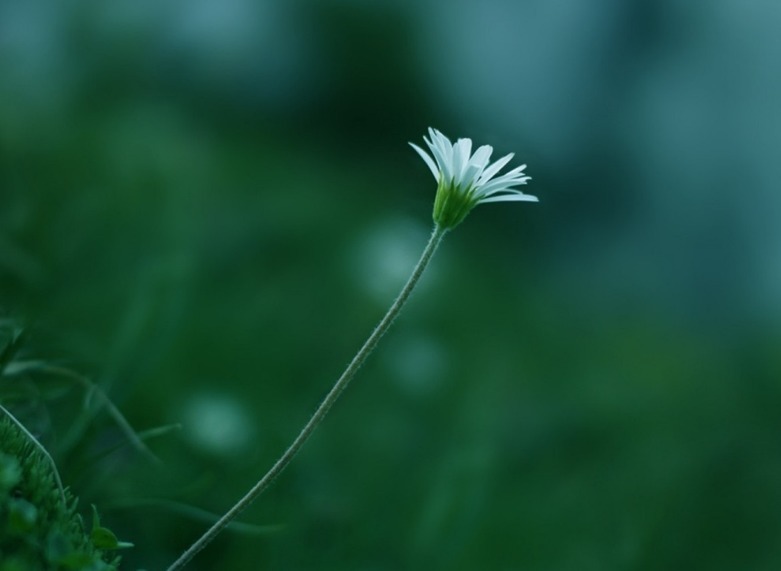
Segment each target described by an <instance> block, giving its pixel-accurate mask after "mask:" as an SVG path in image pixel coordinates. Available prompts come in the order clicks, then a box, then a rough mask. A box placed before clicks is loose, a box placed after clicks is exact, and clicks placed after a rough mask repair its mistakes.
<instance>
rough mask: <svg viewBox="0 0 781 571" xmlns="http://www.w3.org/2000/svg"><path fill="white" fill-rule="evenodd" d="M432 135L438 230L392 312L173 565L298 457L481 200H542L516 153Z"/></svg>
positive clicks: (430, 156) (189, 556)
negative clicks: (278, 450) (289, 438)
mask: <svg viewBox="0 0 781 571" xmlns="http://www.w3.org/2000/svg"><path fill="white" fill-rule="evenodd" d="M428 134H429V137H428V138H426V137H424V138H423V140H424V141H425V142H426V145H427V146H428V148H429V150H430V154H428V153H426V152H425V151H424V150H423V149H421V148H420V147H419V146H417V145H415V144H413V143H410V145H411V146H412V147H413V148H414V149H415V150H416V151H417V152H418V154H419V155H420V156H421V157H422V158H423V160H424V161H425V162H426V165H428V167H429V169H430V170H431V172H432V174H433V175H434V178H435V179H436V181H437V185H438V186H437V193H436V197H435V199H434V212H433V218H434V230H433V231H432V233H431V238H430V239H429V241H428V244H426V247H425V248H424V250H423V253H422V254H421V256H420V259H419V260H418V263H417V264H416V265H415V267H414V269H413V270H412V275H410V277H409V279H408V280H407V283H406V284H404V287H403V288H402V290H401V292H400V293H399V295H398V297H397V298H396V300H395V301H394V302H393V304H392V305H391V307H390V309H389V310H388V312H387V313H386V314H385V316H384V317H383V318H382V319H381V320H380V322H379V324H378V325H377V327H375V329H374V331H372V333H371V335H369V338H368V339H367V340H366V341H365V342H364V344H363V346H362V347H361V348H360V349H359V350H358V353H356V355H355V357H353V360H352V361H351V362H350V364H349V365H348V366H347V369H345V371H344V373H342V376H341V377H339V379H337V381H336V383H335V384H334V386H333V388H332V389H331V391H330V392H329V393H328V394H327V395H326V397H325V399H323V402H322V403H321V404H320V406H319V407H318V408H317V410H315V412H314V414H313V415H312V417H311V418H310V419H309V421H308V422H307V423H306V425H304V428H302V429H301V432H300V433H299V434H298V436H297V437H296V438H295V440H293V442H292V444H290V446H289V447H288V448H287V450H285V452H284V453H283V454H282V456H280V458H279V459H278V460H277V461H276V462H275V463H274V465H273V466H272V467H271V469H269V471H268V472H266V474H265V475H264V476H263V477H262V478H261V479H260V480H258V482H257V483H256V484H255V485H254V486H253V487H252V488H251V489H250V490H249V491H248V492H247V493H246V494H245V495H244V497H243V498H241V499H240V500H239V501H238V502H237V503H236V504H235V505H234V506H233V507H232V508H231V509H230V510H228V512H227V513H226V514H225V515H223V516H222V517H221V518H220V519H219V520H218V521H217V522H216V523H215V524H214V525H212V527H211V528H209V529H208V530H207V531H206V533H204V534H203V535H202V536H201V537H200V538H199V539H198V540H197V541H196V542H195V543H193V545H192V546H190V547H189V548H188V549H187V550H186V551H185V552H184V553H183V554H182V555H181V556H180V557H179V559H177V560H176V561H175V562H174V563H173V564H172V565H171V566H170V567H169V568H168V571H176V570H177V569H181V568H182V567H184V566H185V565H186V564H187V562H189V561H190V559H192V558H193V557H194V556H195V555H196V554H197V553H198V552H199V551H200V550H201V549H203V548H204V547H205V546H206V545H207V544H208V543H210V542H211V541H212V540H213V539H214V538H215V537H216V536H217V534H219V533H220V532H221V531H222V530H223V529H224V528H225V527H226V526H227V525H228V524H229V523H230V522H231V521H232V520H233V519H234V518H235V517H236V516H237V515H238V514H239V513H241V511H242V510H244V509H245V508H246V507H247V506H248V505H249V504H250V503H252V502H253V501H254V500H255V498H257V497H258V496H259V495H260V494H261V493H262V492H263V491H264V490H265V489H266V488H267V487H268V486H269V484H271V482H273V481H274V478H276V477H277V476H278V475H279V473H280V472H282V470H284V469H285V467H286V466H287V465H288V463H289V462H290V461H291V460H292V459H293V457H294V456H295V455H296V453H297V452H298V451H299V450H300V449H301V447H302V446H303V445H304V443H305V442H306V441H307V440H308V439H309V436H310V435H311V434H312V432H313V431H314V429H315V428H317V426H318V425H319V424H320V422H321V421H322V420H323V418H324V417H325V415H326V414H327V413H328V411H329V410H330V409H331V406H332V405H333V404H334V402H336V399H338V398H339V395H340V394H341V393H342V391H344V389H345V388H346V387H347V385H348V384H349V382H350V380H351V379H352V378H353V377H354V376H355V373H356V372H357V371H358V369H359V368H360V367H361V365H362V364H363V362H364V361H365V360H366V358H367V357H368V356H369V355H370V354H371V352H372V351H373V350H374V349H375V348H376V347H377V344H378V342H379V340H380V338H381V337H382V336H383V334H384V333H385V332H386V331H387V330H388V328H389V327H390V326H391V324H392V323H393V321H394V319H396V317H397V316H398V315H399V313H400V312H401V309H402V307H403V306H404V304H405V303H406V301H407V299H409V296H410V294H411V293H412V290H413V289H415V286H416V285H417V283H418V280H420V277H421V275H422V274H423V271H424V270H425V269H426V266H428V264H429V262H430V261H431V258H432V256H433V255H434V252H435V251H436V250H437V248H438V247H439V244H440V243H441V242H442V238H444V236H445V234H446V233H447V232H448V231H449V230H451V229H453V228H455V227H456V226H457V225H458V224H460V223H461V222H462V221H463V220H464V218H466V216H467V214H469V212H471V211H472V209H473V208H474V207H475V206H477V205H478V204H484V203H487V202H513V201H527V202H537V197H535V196H531V195H528V194H524V193H523V192H521V191H520V190H518V189H517V188H515V187H517V186H520V185H525V184H526V182H527V181H528V180H530V178H531V177H529V176H527V175H526V174H524V169H525V168H526V165H521V166H519V167H516V168H514V169H512V170H510V171H508V172H507V173H505V174H503V175H499V176H497V174H498V173H499V171H500V170H501V169H502V168H503V167H504V166H505V165H507V163H509V162H510V160H511V159H512V158H513V155H512V154H509V155H506V156H504V157H502V158H501V159H499V160H498V161H496V162H494V163H492V164H491V163H490V159H491V154H492V152H493V148H492V147H490V146H489V145H483V146H481V147H479V148H478V149H477V150H476V151H475V152H474V153H472V140H471V139H458V140H457V141H456V142H455V143H451V142H450V140H449V139H448V138H447V137H445V136H444V135H443V134H442V133H440V132H439V131H437V130H436V129H429V132H428Z"/></svg>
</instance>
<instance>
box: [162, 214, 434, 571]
mask: <svg viewBox="0 0 781 571" xmlns="http://www.w3.org/2000/svg"><path fill="white" fill-rule="evenodd" d="M446 233H447V230H446V229H444V228H441V227H440V226H435V227H434V231H433V232H432V233H431V238H430V239H429V241H428V244H426V248H425V249H424V250H423V253H422V254H421V256H420V259H419V260H418V263H417V264H416V265H415V269H413V270H412V275H410V277H409V279H408V280H407V283H406V284H404V287H403V288H402V289H401V292H400V293H399V295H398V297H397V298H396V300H395V301H394V302H393V304H392V305H391V306H390V309H388V312H387V313H386V314H385V316H384V317H383V318H382V320H380V322H379V324H378V325H377V327H375V329H374V331H372V334H371V335H369V338H368V339H367V340H366V342H365V343H364V344H363V346H362V347H361V348H360V350H359V351H358V353H356V355H355V357H353V360H352V361H350V364H349V365H348V366H347V368H346V369H345V371H344V373H342V376H341V377H339V379H338V380H337V381H336V383H335V384H334V386H333V388H332V389H331V390H330V392H329V393H328V394H327V395H326V397H325V399H323V402H322V403H320V406H318V407H317V410H315V412H314V414H313V415H312V417H311V418H310V419H309V421H308V422H307V423H306V424H305V425H304V428H302V429H301V432H299V434H298V436H296V438H295V440H293V442H292V443H291V444H290V446H288V448H287V450H285V452H284V454H282V456H280V458H279V460H277V461H276V462H275V463H274V465H273V466H272V467H271V469H270V470H269V471H268V472H266V474H265V476H263V477H262V478H261V479H260V480H258V482H257V483H256V484H255V485H254V486H252V488H251V489H250V490H249V491H248V492H247V493H246V494H245V495H244V497H243V498H241V499H240V500H239V501H238V502H237V503H236V504H235V505H234V506H233V507H232V508H231V509H230V510H228V512H227V513H226V514H225V515H223V516H222V517H221V518H220V519H219V520H217V522H216V523H215V524H214V525H212V527H211V528H209V529H208V530H207V531H206V533H204V534H203V535H202V536H201V537H200V538H199V539H198V540H197V541H196V542H195V543H193V544H192V545H191V546H190V547H189V548H188V549H187V550H186V551H185V552H184V553H182V555H181V556H180V557H179V559H177V560H176V561H175V562H174V563H173V564H172V565H171V566H170V567H169V568H168V571H177V570H178V569H182V568H183V567H184V566H185V565H186V564H187V563H188V562H189V561H190V560H191V559H192V558H193V557H194V556H195V555H196V554H197V553H198V552H199V551H201V550H202V549H203V548H204V547H206V545H208V544H209V543H210V542H211V541H212V540H213V539H214V538H215V537H216V536H217V534H219V533H220V532H221V531H222V530H223V529H224V528H225V527H226V526H227V525H228V524H229V523H230V522H231V521H232V520H233V519H234V518H235V517H236V516H237V515H239V514H240V513H241V512H242V511H243V510H244V509H245V508H246V507H247V506H249V505H250V504H251V503H252V502H253V501H254V500H255V498H257V497H258V496H259V495H260V494H261V493H262V492H263V491H264V490H265V489H266V488H268V486H269V485H270V484H271V483H272V482H273V481H274V479H275V478H276V477H277V476H278V475H279V474H280V472H282V470H284V469H285V467H286V466H287V465H288V464H289V463H290V461H291V460H292V459H293V457H294V456H295V455H296V453H297V452H298V451H299V450H300V449H301V447H302V446H303V445H304V444H305V443H306V441H307V440H308V439H309V437H310V436H311V435H312V432H314V430H315V428H317V426H318V425H319V424H320V422H321V421H322V420H323V418H324V417H325V415H326V414H328V411H329V410H330V409H331V407H332V406H333V404H334V403H335V402H336V399H338V398H339V395H341V394H342V391H344V389H345V388H346V387H347V385H348V384H349V383H350V380H351V379H352V378H353V377H354V376H355V373H356V372H357V371H358V369H360V367H361V365H362V364H363V363H364V361H365V360H366V358H367V357H368V356H369V355H370V354H371V352H372V351H374V349H375V348H376V347H377V344H378V343H379V341H380V338H381V337H382V336H383V335H384V334H385V332H386V331H387V330H388V329H389V328H390V326H391V324H392V323H393V321H394V320H395V319H396V317H398V315H399V313H400V312H401V309H402V307H404V304H405V303H406V302H407V300H408V299H409V296H410V294H411V293H412V290H413V289H415V286H416V285H417V283H418V280H420V276H421V275H423V271H424V270H425V269H426V266H428V264H429V262H430V261H431V257H432V256H433V255H434V252H435V251H436V250H437V247H438V246H439V244H440V243H441V242H442V238H444V236H445V234H446Z"/></svg>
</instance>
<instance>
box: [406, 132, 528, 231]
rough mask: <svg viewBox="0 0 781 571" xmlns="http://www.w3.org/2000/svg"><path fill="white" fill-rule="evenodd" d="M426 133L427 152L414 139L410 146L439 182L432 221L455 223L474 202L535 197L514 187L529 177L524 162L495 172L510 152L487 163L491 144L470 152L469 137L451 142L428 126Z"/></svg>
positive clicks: (504, 163) (509, 156) (511, 155)
mask: <svg viewBox="0 0 781 571" xmlns="http://www.w3.org/2000/svg"><path fill="white" fill-rule="evenodd" d="M428 134H429V138H426V137H423V140H424V141H425V142H426V144H427V145H428V148H429V149H430V150H431V154H430V155H429V154H428V153H426V152H425V151H424V150H423V149H421V148H420V147H418V146H417V145H415V144H414V143H410V146H412V148H413V149H415V150H416V151H417V152H418V154H419V155H420V156H421V157H422V158H423V160H424V161H425V162H426V164H427V165H428V168H429V169H431V173H432V174H433V175H434V178H435V179H437V183H438V184H439V186H438V187H437V196H436V198H435V200H434V222H436V224H437V225H439V226H440V227H442V228H444V229H450V228H453V227H455V226H456V225H457V224H458V223H460V222H461V221H462V220H463V219H464V218H466V215H467V214H469V212H470V211H471V210H472V209H473V208H474V207H475V206H477V205H478V204H484V203H486V202H513V201H525V202H537V201H538V199H537V197H536V196H531V195H529V194H524V193H523V192H521V191H520V190H518V189H516V188H514V187H516V186H518V185H521V184H526V181H528V180H529V179H531V177H530V176H527V175H526V174H524V172H523V170H524V169H525V168H526V165H521V166H519V167H516V168H514V169H512V170H511V171H508V172H506V173H504V174H503V175H501V176H496V175H497V173H498V172H499V171H500V170H501V169H502V167H504V166H505V165H506V164H507V163H508V162H510V159H512V158H513V156H514V155H513V153H510V154H509V155H506V156H504V157H502V158H501V159H499V160H498V161H496V162H494V163H493V164H491V165H490V166H489V164H488V163H489V162H490V159H491V153H492V152H493V148H492V147H491V146H489V145H483V146H482V147H480V148H478V149H477V150H476V151H475V152H474V154H472V139H458V140H457V141H456V143H455V144H453V143H451V142H450V139H448V138H447V137H445V136H444V135H443V134H442V133H440V132H439V131H437V130H436V129H432V128H429V130H428ZM494 177H496V178H494Z"/></svg>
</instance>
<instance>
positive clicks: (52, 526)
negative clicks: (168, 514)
mask: <svg viewBox="0 0 781 571" xmlns="http://www.w3.org/2000/svg"><path fill="white" fill-rule="evenodd" d="M77 501H78V500H77V499H76V498H74V497H73V495H72V494H71V493H70V491H69V490H67V489H66V490H64V491H62V492H61V491H60V489H59V488H58V486H57V483H56V480H55V478H54V475H53V472H52V467H51V465H50V464H49V461H48V459H47V458H45V457H44V455H43V454H42V453H41V452H40V451H39V450H38V449H37V448H36V446H35V444H34V443H32V442H31V441H30V440H29V438H28V436H27V435H25V434H24V433H23V432H22V431H21V430H20V429H19V428H18V427H17V426H16V425H15V424H14V423H13V422H12V421H11V420H9V419H8V418H7V417H2V418H0V571H17V570H19V571H22V570H24V571H48V570H52V571H54V570H63V571H65V570H67V571H111V570H116V569H118V564H119V557H117V556H116V555H114V554H113V553H111V552H110V551H111V550H113V549H117V548H119V547H120V546H121V545H120V544H119V543H118V542H117V541H116V537H114V535H113V534H112V533H111V532H110V531H108V530H107V529H105V528H102V527H100V522H99V520H98V519H97V513H95V515H94V516H93V517H94V525H93V530H92V532H91V533H89V532H87V531H86V530H85V528H84V523H83V521H82V519H81V516H79V515H78V513H77V512H76V505H77ZM112 538H113V541H110V539H112Z"/></svg>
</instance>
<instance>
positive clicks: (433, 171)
mask: <svg viewBox="0 0 781 571" xmlns="http://www.w3.org/2000/svg"><path fill="white" fill-rule="evenodd" d="M409 145H410V147H412V148H413V149H415V150H416V151H417V153H418V154H419V155H420V158H422V159H423V160H424V161H425V163H426V165H427V166H428V168H429V170H430V171H431V174H433V175H434V178H435V179H436V181H437V182H439V169H438V168H437V165H436V164H435V163H434V159H432V158H431V157H430V156H429V154H428V153H427V152H426V151H424V150H423V149H421V148H420V147H418V146H417V145H416V144H415V143H410V144H409Z"/></svg>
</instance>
